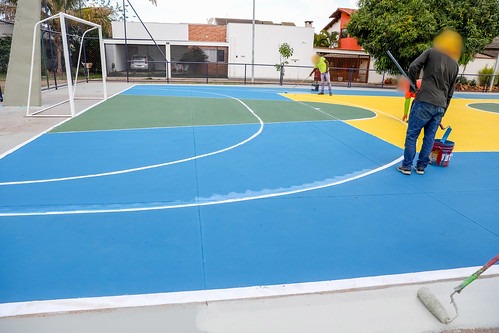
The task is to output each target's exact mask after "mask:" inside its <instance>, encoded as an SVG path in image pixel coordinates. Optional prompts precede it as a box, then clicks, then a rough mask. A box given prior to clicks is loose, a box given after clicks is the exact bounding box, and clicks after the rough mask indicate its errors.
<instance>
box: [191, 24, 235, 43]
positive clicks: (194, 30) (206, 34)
mask: <svg viewBox="0 0 499 333" xmlns="http://www.w3.org/2000/svg"><path fill="white" fill-rule="evenodd" d="M189 40H191V41H196V42H226V41H227V26H225V25H212V24H189Z"/></svg>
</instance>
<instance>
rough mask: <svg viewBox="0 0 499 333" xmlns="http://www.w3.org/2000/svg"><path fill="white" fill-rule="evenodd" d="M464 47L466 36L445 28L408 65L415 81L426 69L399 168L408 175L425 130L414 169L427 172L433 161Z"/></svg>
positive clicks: (410, 74)
mask: <svg viewBox="0 0 499 333" xmlns="http://www.w3.org/2000/svg"><path fill="white" fill-rule="evenodd" d="M462 50H463V39H462V37H461V35H459V33H457V32H455V31H453V30H444V31H443V32H442V33H440V34H439V35H438V36H437V37H436V38H435V40H434V42H433V47H432V48H430V49H428V50H426V51H424V52H423V53H422V54H421V55H420V56H419V57H418V58H417V59H416V60H414V62H413V63H412V64H411V65H410V67H409V73H408V74H409V79H410V80H411V82H413V83H414V84H415V83H416V80H417V78H418V77H419V76H420V74H421V71H423V78H422V83H421V89H420V90H419V91H414V90H413V88H412V87H411V91H413V92H415V93H416V98H415V100H414V102H413V103H412V107H411V113H410V115H409V124H408V128H407V133H406V138H405V150H404V161H403V162H402V165H400V166H399V167H398V168H397V169H398V171H400V172H402V173H403V174H405V175H410V174H411V169H412V165H413V161H414V158H415V156H416V143H417V139H418V137H419V135H420V133H421V131H422V130H423V129H424V138H423V146H422V148H421V151H420V152H419V157H418V160H417V163H416V165H415V167H414V170H415V171H416V173H417V174H420V175H424V173H425V169H426V167H427V166H428V164H429V163H430V153H431V151H432V149H433V144H434V142H435V135H436V133H437V129H438V126H439V125H440V122H441V120H442V117H443V116H444V115H445V112H446V111H447V109H448V108H449V104H450V101H451V99H452V95H453V94H454V85H455V83H456V79H457V75H458V72H459V65H458V63H457V61H458V60H459V58H460V57H461V54H462Z"/></svg>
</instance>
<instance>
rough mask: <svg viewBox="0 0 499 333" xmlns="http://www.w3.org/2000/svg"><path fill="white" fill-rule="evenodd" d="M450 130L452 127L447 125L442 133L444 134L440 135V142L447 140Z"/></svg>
mask: <svg viewBox="0 0 499 333" xmlns="http://www.w3.org/2000/svg"><path fill="white" fill-rule="evenodd" d="M451 132H452V127H450V126H449V127H447V130H446V131H445V133H444V136H443V137H442V139H440V143H445V142H446V141H447V139H448V138H449V135H450V133H451Z"/></svg>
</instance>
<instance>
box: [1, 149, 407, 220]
mask: <svg viewBox="0 0 499 333" xmlns="http://www.w3.org/2000/svg"><path fill="white" fill-rule="evenodd" d="M403 158H404V157H403V156H401V157H399V158H397V159H396V160H394V161H392V162H390V163H387V164H385V165H382V166H380V167H378V168H375V169H372V170H362V171H358V172H354V173H350V174H346V175H343V176H340V177H335V178H331V179H326V180H323V181H319V182H314V183H309V184H303V185H300V186H292V187H289V188H285V189H277V190H263V191H259V192H249V193H250V195H247V196H244V195H245V194H248V192H245V193H229V194H227V195H213V196H211V197H209V198H198V199H197V200H199V201H198V202H190V203H178V204H172V205H157V206H142V207H128V208H114V209H93V210H92V209H87V210H84V209H82V210H68V211H64V210H59V211H56V210H54V211H34V212H17V213H16V212H12V213H7V212H5V213H0V217H16V216H47V215H78V214H103V213H127V212H144V211H156V210H167V209H180V208H190V207H203V206H214V205H222V204H229V203H236V202H245V201H252V200H260V199H269V198H276V197H281V196H287V195H292V194H298V193H304V192H310V191H315V190H319V189H324V188H328V187H333V186H337V185H341V184H345V183H348V182H351V181H354V180H357V179H360V178H364V177H367V176H370V175H372V174H375V173H378V172H380V171H383V170H385V169H387V168H389V167H391V166H393V165H395V164H397V163H399V162H400V161H402V160H403ZM279 190H280V191H279ZM274 191H275V192H274ZM251 194H252V195H251ZM241 195H243V196H241ZM113 206H116V205H113Z"/></svg>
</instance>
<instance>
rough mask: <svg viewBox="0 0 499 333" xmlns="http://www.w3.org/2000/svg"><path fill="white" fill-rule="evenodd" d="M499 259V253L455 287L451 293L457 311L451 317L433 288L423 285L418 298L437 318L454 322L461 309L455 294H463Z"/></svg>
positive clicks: (441, 320)
mask: <svg viewBox="0 0 499 333" xmlns="http://www.w3.org/2000/svg"><path fill="white" fill-rule="evenodd" d="M498 261H499V254H498V255H496V256H495V257H494V258H492V259H491V260H489V262H487V263H486V264H485V265H483V266H482V267H481V268H480V269H479V270H477V271H476V272H475V273H473V274H472V275H470V276H469V277H468V278H467V279H466V280H464V281H463V282H461V284H460V285H458V286H457V287H455V288H454V292H453V293H452V294H451V295H450V303H451V304H452V305H453V307H454V310H455V312H456V314H455V316H454V317H452V318H451V317H450V316H449V314H448V312H447V310H446V309H445V308H444V306H443V305H442V303H440V301H439V300H438V299H437V297H436V296H435V295H434V294H433V293H432V292H431V290H430V289H429V288H427V287H423V288H421V289H419V290H418V293H417V295H418V298H419V300H420V301H421V303H423V305H424V306H425V307H426V309H428V311H430V312H431V313H432V314H433V315H434V316H435V318H437V319H438V320H439V321H440V322H441V323H443V324H449V323H451V322H453V321H454V320H455V319H456V318H457V317H458V316H459V310H458V307H457V303H456V301H455V299H454V295H455V294H461V292H462V291H463V289H464V288H466V287H467V286H469V285H470V284H471V283H472V282H473V281H475V280H476V279H477V278H478V277H479V276H480V275H482V274H483V272H485V271H486V270H487V269H489V268H490V267H491V266H492V265H494V264H495V263H496V262H498Z"/></svg>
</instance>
